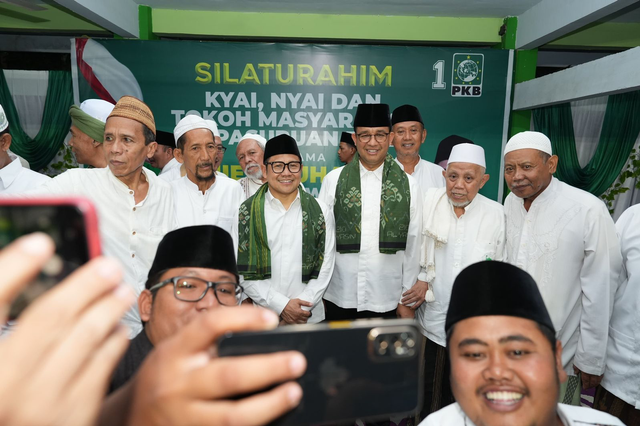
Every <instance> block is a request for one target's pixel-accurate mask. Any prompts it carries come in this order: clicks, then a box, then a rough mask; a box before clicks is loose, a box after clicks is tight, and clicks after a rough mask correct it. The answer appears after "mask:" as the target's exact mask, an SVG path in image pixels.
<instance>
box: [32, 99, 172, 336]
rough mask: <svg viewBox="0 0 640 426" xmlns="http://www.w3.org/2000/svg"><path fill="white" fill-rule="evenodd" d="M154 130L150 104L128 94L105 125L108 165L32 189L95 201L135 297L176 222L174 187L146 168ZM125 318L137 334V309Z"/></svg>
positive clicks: (109, 249)
mask: <svg viewBox="0 0 640 426" xmlns="http://www.w3.org/2000/svg"><path fill="white" fill-rule="evenodd" d="M155 132H156V126H155V120H154V118H153V113H152V112H151V110H150V109H149V107H148V106H147V105H146V104H145V103H144V102H142V101H141V100H139V99H137V98H134V97H132V96H123V97H122V98H120V100H119V101H118V103H117V104H116V106H115V107H114V108H113V111H111V114H109V117H108V118H107V121H106V124H105V130H104V142H103V143H102V144H101V146H102V149H103V152H104V156H105V158H106V159H107V164H108V167H105V168H102V169H71V170H67V171H66V172H64V173H62V174H60V175H58V176H56V177H55V178H53V179H51V180H50V181H48V182H47V183H45V184H44V185H42V186H41V187H39V188H38V189H36V190H33V191H30V192H29V193H28V194H29V195H82V196H84V197H87V198H89V199H90V200H91V201H93V203H94V204H95V206H96V210H97V213H98V219H99V226H100V240H101V242H102V251H103V253H104V254H105V255H107V256H111V257H115V258H116V259H118V260H119V261H120V263H121V264H122V266H123V269H124V279H123V281H124V282H125V283H127V284H128V285H130V286H132V288H133V290H134V291H135V294H136V296H137V295H139V294H140V292H141V291H142V289H143V288H144V282H145V280H146V275H147V272H148V271H149V268H150V267H151V262H152V261H153V256H154V255H155V253H156V248H157V247H158V243H160V240H161V239H162V237H163V236H164V234H166V233H167V232H168V231H170V230H171V229H173V223H174V218H173V209H174V207H173V195H172V193H171V187H170V186H169V184H167V183H166V182H164V181H162V180H161V179H159V178H158V177H157V176H156V175H155V174H154V173H153V172H151V171H149V170H147V169H146V168H144V167H143V165H144V162H145V160H146V159H147V158H149V157H151V156H153V154H154V152H155V150H156V146H157V143H156V142H155ZM123 322H124V323H125V324H126V325H127V326H128V327H129V329H130V330H131V333H132V334H131V335H132V336H135V335H136V334H138V333H139V332H140V329H141V323H140V316H139V314H138V310H137V308H135V307H134V308H132V309H131V310H130V311H129V312H127V314H126V315H125V317H124V319H123Z"/></svg>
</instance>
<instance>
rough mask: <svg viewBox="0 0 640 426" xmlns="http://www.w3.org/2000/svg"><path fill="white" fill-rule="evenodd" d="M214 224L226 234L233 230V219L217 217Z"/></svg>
mask: <svg viewBox="0 0 640 426" xmlns="http://www.w3.org/2000/svg"><path fill="white" fill-rule="evenodd" d="M216 222H217V223H216V225H217V226H219V227H220V228H222V229H224V230H225V231H227V232H228V233H231V230H232V229H233V217H224V216H220V217H218V220H217V221H216Z"/></svg>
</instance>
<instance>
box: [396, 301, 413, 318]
mask: <svg viewBox="0 0 640 426" xmlns="http://www.w3.org/2000/svg"><path fill="white" fill-rule="evenodd" d="M396 315H397V316H398V318H411V319H413V318H415V315H416V312H415V311H414V310H413V309H411V308H409V307H407V306H404V305H403V304H401V303H400V304H398V309H396Z"/></svg>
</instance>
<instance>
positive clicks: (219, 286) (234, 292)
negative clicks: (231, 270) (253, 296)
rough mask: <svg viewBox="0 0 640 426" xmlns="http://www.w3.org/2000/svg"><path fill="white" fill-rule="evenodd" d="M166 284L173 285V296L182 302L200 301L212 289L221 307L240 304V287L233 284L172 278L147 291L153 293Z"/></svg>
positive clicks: (195, 278)
mask: <svg viewBox="0 0 640 426" xmlns="http://www.w3.org/2000/svg"><path fill="white" fill-rule="evenodd" d="M167 284H173V295H174V296H175V298H176V299H178V300H182V301H184V302H197V301H199V300H202V299H203V298H204V296H205V295H206V294H207V291H208V290H209V289H210V288H211V289H213V294H214V295H215V297H216V300H217V301H218V303H220V304H221V305H225V306H235V305H239V304H240V302H242V293H243V290H242V286H240V284H237V283H234V282H211V281H207V280H203V279H202V278H197V277H182V276H181V277H173V278H169V279H167V280H164V281H162V282H159V283H158V284H156V285H154V286H152V287H151V288H150V289H149V291H151V292H154V291H157V290H159V289H161V288H162V287H164V286H165V285H167Z"/></svg>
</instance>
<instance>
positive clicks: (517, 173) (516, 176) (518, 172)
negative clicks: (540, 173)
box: [513, 167, 524, 181]
mask: <svg viewBox="0 0 640 426" xmlns="http://www.w3.org/2000/svg"><path fill="white" fill-rule="evenodd" d="M523 179H524V173H523V170H522V169H521V168H520V167H516V171H515V173H514V174H513V180H515V181H520V180H523Z"/></svg>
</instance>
